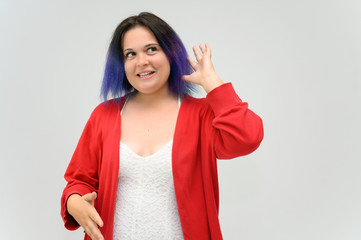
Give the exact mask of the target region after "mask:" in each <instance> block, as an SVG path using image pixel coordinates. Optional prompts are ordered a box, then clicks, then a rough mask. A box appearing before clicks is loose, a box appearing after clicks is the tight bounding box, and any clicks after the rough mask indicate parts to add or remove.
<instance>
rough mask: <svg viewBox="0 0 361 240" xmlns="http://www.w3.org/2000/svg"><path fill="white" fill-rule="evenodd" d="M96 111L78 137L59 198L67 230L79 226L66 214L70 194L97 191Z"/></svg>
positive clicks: (97, 138)
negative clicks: (65, 183) (65, 182)
mask: <svg viewBox="0 0 361 240" xmlns="http://www.w3.org/2000/svg"><path fill="white" fill-rule="evenodd" d="M95 112H96V111H94V112H93V113H92V115H91V117H90V119H89V120H88V122H87V124H86V125H85V128H84V130H83V133H82V135H81V137H80V140H79V142H78V145H77V147H76V149H75V152H74V154H73V156H72V158H71V161H70V164H69V166H68V168H67V170H66V172H65V175H64V178H65V180H66V181H67V185H66V187H65V189H64V191H63V195H62V198H61V216H62V218H63V221H64V225H65V227H66V228H67V229H69V230H75V229H77V228H78V227H79V224H78V223H77V222H76V221H75V219H74V218H73V217H72V216H71V215H70V214H69V213H68V211H67V209H66V202H67V200H68V197H69V196H70V195H71V194H74V193H77V194H80V195H84V194H87V193H91V192H93V191H96V192H97V189H98V183H99V180H98V167H99V162H100V158H101V138H100V136H101V134H100V131H99V129H98V125H99V124H97V118H96V114H95Z"/></svg>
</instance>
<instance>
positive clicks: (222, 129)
mask: <svg viewBox="0 0 361 240" xmlns="http://www.w3.org/2000/svg"><path fill="white" fill-rule="evenodd" d="M206 99H207V102H208V103H209V104H210V106H211V108H212V110H213V113H214V119H213V122H212V125H213V127H214V128H215V129H216V138H215V143H214V144H215V152H216V156H217V158H218V159H230V158H235V157H239V156H243V155H247V154H250V153H251V152H253V151H254V150H256V149H257V148H258V146H259V145H260V143H261V141H262V139H263V124H262V119H261V118H260V117H259V116H257V115H256V114H255V113H254V112H252V111H251V110H250V109H248V104H247V103H246V102H242V100H241V99H240V98H239V97H238V95H237V93H236V92H235V91H234V89H233V86H232V84H231V83H226V84H223V85H221V86H219V87H217V88H215V89H213V90H212V91H211V92H209V93H208V94H207V97H206Z"/></svg>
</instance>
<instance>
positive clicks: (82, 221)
mask: <svg viewBox="0 0 361 240" xmlns="http://www.w3.org/2000/svg"><path fill="white" fill-rule="evenodd" d="M96 198H97V193H96V192H92V193H88V194H85V195H84V196H80V195H79V194H72V195H70V197H69V198H68V201H67V209H68V212H69V213H70V215H72V216H73V217H74V219H75V220H76V221H77V222H78V224H79V225H80V226H82V227H83V228H84V230H85V232H86V233H87V234H88V235H89V236H90V237H91V239H93V240H104V237H103V235H102V234H101V232H100V230H99V228H98V226H100V227H102V226H103V221H102V219H101V218H100V216H99V214H98V212H97V211H96V209H95V208H94V200H95V199H96Z"/></svg>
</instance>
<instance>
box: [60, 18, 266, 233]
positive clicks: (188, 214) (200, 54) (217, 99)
mask: <svg viewBox="0 0 361 240" xmlns="http://www.w3.org/2000/svg"><path fill="white" fill-rule="evenodd" d="M199 48H200V51H199V50H198V49H197V48H196V47H193V51H194V54H195V59H196V60H192V59H191V58H188V59H187V53H186V51H185V48H184V46H183V44H182V42H181V40H180V39H179V37H178V36H177V34H176V33H175V32H174V30H173V29H172V28H171V27H170V26H169V25H168V24H167V23H165V22H164V21H163V20H161V19H160V18H158V17H157V16H155V15H153V14H151V13H140V14H139V15H137V16H132V17H129V18H127V19H125V20H124V21H122V22H121V23H120V24H119V26H118V27H117V28H116V30H115V32H114V36H113V39H112V41H111V44H110V47H109V51H108V57H107V63H106V69H105V75H104V79H103V85H102V96H103V97H104V99H105V101H104V103H102V104H100V105H99V106H98V107H97V108H96V109H95V110H94V111H93V113H92V114H91V117H90V119H89V120H88V122H87V124H86V126H85V129H84V131H83V133H82V136H81V138H80V140H79V143H78V146H77V148H76V150H75V152H74V155H73V157H72V159H71V162H70V164H69V166H68V169H67V171H66V173H65V179H66V181H67V182H68V184H67V186H66V187H65V189H64V192H63V196H62V200H61V215H62V217H63V220H64V222H65V227H66V228H67V229H70V230H74V229H77V228H78V227H79V226H82V227H83V228H84V230H85V233H86V234H85V239H93V240H95V239H107V240H108V239H192V240H193V239H196V240H199V239H222V234H221V230H220V225H219V221H218V206H219V202H218V195H219V194H218V179H217V159H230V158H234V157H238V156H242V155H246V154H249V153H251V152H253V151H254V150H255V149H257V147H258V146H259V144H260V142H261V141H262V138H263V126H262V120H261V119H260V118H259V117H258V116H257V115H256V114H255V113H253V112H252V111H251V110H249V109H248V104H247V103H245V102H242V101H241V100H240V98H239V97H238V96H237V94H236V93H235V91H234V89H233V87H232V84H231V83H223V81H222V80H221V79H220V78H219V77H218V75H217V74H216V72H215V70H214V68H213V64H212V61H211V49H210V47H209V45H208V44H206V45H200V46H199ZM192 69H193V70H194V72H192ZM192 84H198V85H200V86H201V87H203V89H204V90H205V91H206V92H207V96H206V98H203V99H196V98H193V97H191V96H190V91H191V90H192ZM108 96H111V97H113V99H111V100H108Z"/></svg>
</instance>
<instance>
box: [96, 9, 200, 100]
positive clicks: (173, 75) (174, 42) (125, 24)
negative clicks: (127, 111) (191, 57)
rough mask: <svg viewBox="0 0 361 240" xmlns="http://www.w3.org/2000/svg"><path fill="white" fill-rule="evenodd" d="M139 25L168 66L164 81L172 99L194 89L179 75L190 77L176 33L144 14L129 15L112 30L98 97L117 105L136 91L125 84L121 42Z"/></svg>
mask: <svg viewBox="0 0 361 240" xmlns="http://www.w3.org/2000/svg"><path fill="white" fill-rule="evenodd" d="M137 26H143V27H146V28H148V29H149V30H150V31H151V32H153V34H154V36H155V37H156V39H157V41H158V43H159V45H160V46H161V48H162V50H163V51H164V53H165V54H166V56H167V58H168V61H169V64H170V74H169V79H168V86H169V90H170V91H171V92H172V93H173V94H174V95H175V96H181V97H183V96H184V95H185V94H190V93H191V92H192V91H193V90H194V84H191V83H190V82H186V81H184V80H182V77H183V75H186V74H191V73H192V71H193V70H192V68H191V66H190V64H189V62H188V60H187V51H186V50H185V47H184V45H183V43H182V41H181V40H180V38H179V37H178V35H177V33H176V32H175V31H174V30H173V29H172V28H171V27H170V26H169V25H168V24H167V23H166V22H165V21H163V20H162V19H160V18H159V17H157V16H156V15H154V14H152V13H148V12H142V13H140V14H139V15H136V16H131V17H128V18H126V19H125V20H123V21H122V22H121V23H120V24H119V25H118V27H117V28H116V29H115V31H114V34H113V38H112V40H111V42H110V45H109V49H108V54H107V60H106V65H105V72H104V78H103V83H102V88H101V97H102V99H103V100H104V101H107V100H108V98H109V97H111V98H115V102H116V103H118V104H119V102H120V98H119V97H121V96H124V95H126V94H129V93H132V92H136V91H137V90H136V89H134V88H133V86H132V85H131V84H130V83H129V81H128V79H127V77H126V75H125V71H124V56H123V45H122V40H123V38H124V35H125V33H126V32H127V31H129V30H130V29H132V28H134V27H137Z"/></svg>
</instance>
